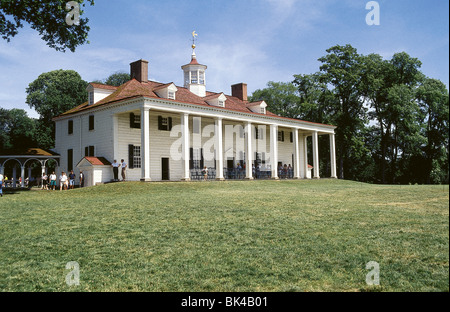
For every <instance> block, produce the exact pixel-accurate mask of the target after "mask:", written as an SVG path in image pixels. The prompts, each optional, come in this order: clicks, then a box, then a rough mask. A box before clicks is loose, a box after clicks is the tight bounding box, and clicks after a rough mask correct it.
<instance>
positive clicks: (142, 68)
mask: <svg viewBox="0 0 450 312" xmlns="http://www.w3.org/2000/svg"><path fill="white" fill-rule="evenodd" d="M130 76H131V79H133V78H135V79H136V80H137V81H139V82H148V61H146V60H142V59H141V60H139V61H136V62H133V63H131V64H130Z"/></svg>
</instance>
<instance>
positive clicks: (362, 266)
mask: <svg viewBox="0 0 450 312" xmlns="http://www.w3.org/2000/svg"><path fill="white" fill-rule="evenodd" d="M70 261H76V262H78V263H79V266H80V285H79V286H72V287H69V286H68V285H67V284H66V282H65V278H66V275H68V274H69V273H70V270H67V269H66V263H68V262H70ZM369 261H376V262H378V263H379V264H380V285H379V286H368V285H367V284H366V275H367V274H368V273H369V271H370V270H368V269H366V263H368V262H369ZM448 290H449V189H448V186H417V185H412V186H380V185H369V184H362V183H357V182H349V181H338V180H313V181H303V180H302V181H251V182H249V181H241V182H239V181H236V182H195V183H132V182H130V183H118V184H108V185H101V186H97V187H93V188H85V189H77V190H72V191H63V192H60V191H55V192H51V191H27V192H21V193H16V194H6V196H3V198H0V291H256V292H259V291H277V292H278V291H282V292H284V291H448Z"/></svg>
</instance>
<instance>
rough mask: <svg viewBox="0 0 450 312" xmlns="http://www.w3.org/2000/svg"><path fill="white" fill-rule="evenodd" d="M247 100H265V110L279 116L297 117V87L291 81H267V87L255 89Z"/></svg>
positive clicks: (298, 112)
mask: <svg viewBox="0 0 450 312" xmlns="http://www.w3.org/2000/svg"><path fill="white" fill-rule="evenodd" d="M249 100H250V101H251V102H255V101H265V102H266V103H267V110H268V111H270V112H272V113H274V114H277V115H279V116H283V117H289V118H299V114H300V110H299V106H298V95H297V88H296V87H295V86H294V85H293V84H292V83H289V82H273V81H269V82H268V83H267V88H264V89H262V90H260V89H258V90H256V91H255V92H253V94H252V96H251V97H250V98H249Z"/></svg>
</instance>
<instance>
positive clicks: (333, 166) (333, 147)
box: [330, 133, 337, 179]
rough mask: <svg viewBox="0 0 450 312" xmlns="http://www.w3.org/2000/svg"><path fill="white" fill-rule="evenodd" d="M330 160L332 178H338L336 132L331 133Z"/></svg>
mask: <svg viewBox="0 0 450 312" xmlns="http://www.w3.org/2000/svg"><path fill="white" fill-rule="evenodd" d="M330 162H331V178H332V179H337V175H336V142H335V135H334V133H331V134H330Z"/></svg>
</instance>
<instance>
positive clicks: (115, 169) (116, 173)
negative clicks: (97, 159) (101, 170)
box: [111, 159, 128, 182]
mask: <svg viewBox="0 0 450 312" xmlns="http://www.w3.org/2000/svg"><path fill="white" fill-rule="evenodd" d="M111 167H112V168H113V174H114V182H118V181H119V168H121V175H122V181H125V180H126V176H127V167H128V165H127V163H126V162H125V160H123V159H121V160H120V164H119V163H118V162H117V160H116V159H114V162H113V163H112V164H111Z"/></svg>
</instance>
